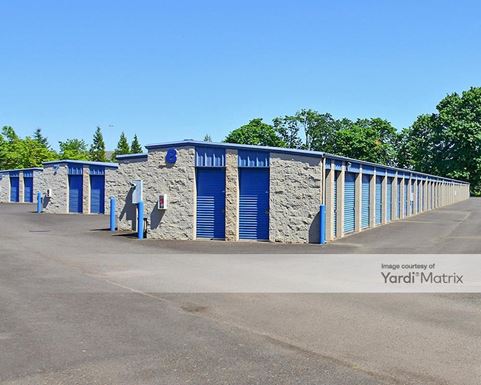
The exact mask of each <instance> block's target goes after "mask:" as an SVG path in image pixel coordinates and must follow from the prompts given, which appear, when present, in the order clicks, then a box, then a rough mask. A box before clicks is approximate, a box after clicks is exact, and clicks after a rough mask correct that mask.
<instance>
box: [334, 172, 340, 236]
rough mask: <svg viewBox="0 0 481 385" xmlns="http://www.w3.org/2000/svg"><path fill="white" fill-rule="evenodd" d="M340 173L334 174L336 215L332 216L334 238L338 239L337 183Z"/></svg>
mask: <svg viewBox="0 0 481 385" xmlns="http://www.w3.org/2000/svg"><path fill="white" fill-rule="evenodd" d="M339 175H340V173H339V171H335V173H334V191H333V194H334V196H333V198H334V213H333V216H332V219H333V220H332V226H333V229H334V232H333V233H334V237H337V183H338V181H339Z"/></svg>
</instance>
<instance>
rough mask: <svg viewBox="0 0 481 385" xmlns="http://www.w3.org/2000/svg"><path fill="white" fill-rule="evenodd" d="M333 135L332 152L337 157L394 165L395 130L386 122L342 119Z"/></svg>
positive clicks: (395, 154)
mask: <svg viewBox="0 0 481 385" xmlns="http://www.w3.org/2000/svg"><path fill="white" fill-rule="evenodd" d="M340 127H341V128H340V129H339V130H337V131H336V132H335V134H334V139H333V141H332V146H333V148H332V152H333V153H335V154H337V155H343V156H346V157H350V158H354V159H360V160H365V161H369V162H375V163H382V164H387V165H393V166H394V165H395V164H396V159H397V151H396V143H397V141H398V134H397V132H396V129H395V128H394V127H393V126H392V125H391V123H389V122H388V121H386V120H383V119H379V118H374V119H358V120H357V121H355V122H350V121H349V120H347V119H343V120H342V121H341V122H340Z"/></svg>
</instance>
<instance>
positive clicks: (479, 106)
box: [400, 87, 481, 196]
mask: <svg viewBox="0 0 481 385" xmlns="http://www.w3.org/2000/svg"><path fill="white" fill-rule="evenodd" d="M436 109H437V112H436V113H434V114H431V115H421V116H419V117H418V118H417V119H416V121H415V122H414V123H413V125H412V126H411V127H410V128H409V129H408V130H406V131H405V132H404V136H405V138H404V141H405V142H406V149H408V150H409V151H411V153H410V156H411V157H412V164H413V167H414V169H416V170H417V171H421V172H428V173H433V174H439V175H443V176H447V177H451V178H456V179H462V180H466V181H469V182H470V183H471V193H472V194H473V195H476V196H479V195H481V87H472V88H470V89H469V90H467V91H464V92H463V93H462V94H461V95H460V94H458V93H453V94H450V95H447V96H446V97H445V98H444V99H443V100H441V101H440V102H439V104H438V105H437V106H436ZM400 157H401V156H400ZM401 160H402V159H401Z"/></svg>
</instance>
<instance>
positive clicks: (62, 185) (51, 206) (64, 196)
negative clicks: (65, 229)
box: [39, 164, 68, 214]
mask: <svg viewBox="0 0 481 385" xmlns="http://www.w3.org/2000/svg"><path fill="white" fill-rule="evenodd" d="M57 167H58V168H57ZM39 185H40V186H41V190H40V191H41V192H42V194H43V196H44V199H43V209H44V211H45V212H46V213H51V214H66V213H68V168H67V165H66V164H60V165H56V166H54V165H48V166H45V168H44V170H43V174H42V178H41V179H40V183H39ZM47 189H51V190H52V196H51V197H50V198H46V197H45V194H46V193H47Z"/></svg>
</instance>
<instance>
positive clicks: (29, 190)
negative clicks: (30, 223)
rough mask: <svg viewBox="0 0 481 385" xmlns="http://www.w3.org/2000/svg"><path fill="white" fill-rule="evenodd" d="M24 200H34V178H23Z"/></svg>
mask: <svg viewBox="0 0 481 385" xmlns="http://www.w3.org/2000/svg"><path fill="white" fill-rule="evenodd" d="M23 201H24V202H30V203H31V202H33V178H32V177H24V178H23Z"/></svg>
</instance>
